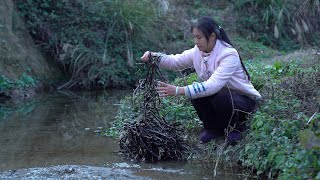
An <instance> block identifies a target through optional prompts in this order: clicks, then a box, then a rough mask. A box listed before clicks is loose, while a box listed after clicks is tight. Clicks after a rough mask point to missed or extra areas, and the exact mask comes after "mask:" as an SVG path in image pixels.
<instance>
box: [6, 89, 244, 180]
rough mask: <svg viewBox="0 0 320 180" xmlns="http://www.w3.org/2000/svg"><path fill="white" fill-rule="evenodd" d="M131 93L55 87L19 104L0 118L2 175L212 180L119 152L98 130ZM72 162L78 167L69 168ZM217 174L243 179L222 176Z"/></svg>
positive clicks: (204, 173)
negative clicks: (131, 157)
mask: <svg viewBox="0 0 320 180" xmlns="http://www.w3.org/2000/svg"><path fill="white" fill-rule="evenodd" d="M129 93H130V91H103V92H90V93H89V92H86V93H84V92H81V93H80V92H79V93H74V92H55V93H53V94H44V95H41V96H40V95H39V96H38V97H36V98H34V99H32V100H30V101H27V102H24V103H23V104H22V105H18V106H17V107H16V109H15V111H13V112H11V113H9V114H7V116H6V117H5V118H4V119H0V172H2V173H0V179H1V177H2V178H8V179H16V178H23V177H25V178H31V179H32V177H33V179H37V178H36V177H39V179H43V178H45V177H46V176H47V175H48V174H50V177H55V178H56V179H60V178H63V179H68V178H71V179H72V178H74V177H73V176H72V177H71V176H70V177H69V175H70V174H71V175H74V176H75V177H78V178H79V179H82V178H86V176H81V175H84V174H83V173H86V172H87V174H89V175H90V173H89V172H95V173H96V174H97V173H98V171H101V172H104V175H103V176H102V175H101V176H100V179H103V178H104V177H111V175H112V173H113V175H115V174H117V173H118V175H119V176H117V175H115V176H112V179H132V178H137V177H141V178H151V179H211V178H212V175H213V172H212V171H208V170H206V169H202V168H201V167H199V166H197V165H193V164H190V163H181V162H167V163H158V164H145V163H135V162H131V161H128V160H126V159H124V158H123V157H122V156H121V155H119V154H118V153H117V151H118V150H119V149H118V148H119V147H118V143H117V142H116V141H115V140H114V139H111V138H108V137H104V136H101V135H99V133H97V132H99V131H103V130H105V129H106V128H107V127H109V126H110V122H112V121H113V120H114V117H115V116H116V115H117V110H118V107H119V104H118V103H119V101H120V99H121V98H122V97H124V96H125V95H127V94H129ZM68 167H72V168H73V170H75V171H70V173H69V170H68ZM30 168H31V169H30ZM72 168H71V169H72ZM59 169H60V170H59ZM61 169H62V170H61ZM66 169H67V170H66ZM60 171H61V172H60ZM65 171H66V172H65ZM84 171H85V172H84ZM27 172H28V173H27ZM57 172H59V173H57ZM108 172H109V173H110V172H112V173H111V174H108ZM37 173H38V174H37ZM41 173H42V174H41ZM81 173H82V174H81ZM27 174H28V176H27ZM30 174H31V176H29V175H30ZM44 174H45V176H42V175H44ZM87 174H85V175H87ZM98 174H99V173H98ZM102 174H103V173H102ZM64 175H66V176H64ZM90 176H91V175H90ZM90 176H89V177H90ZM55 178H53V179H55ZM97 179H99V178H97ZM217 179H240V178H237V177H236V176H231V175H221V176H219V177H218V178H217Z"/></svg>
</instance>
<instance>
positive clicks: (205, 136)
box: [199, 130, 222, 143]
mask: <svg viewBox="0 0 320 180" xmlns="http://www.w3.org/2000/svg"><path fill="white" fill-rule="evenodd" d="M219 136H222V133H219V132H217V131H214V130H204V131H203V132H202V133H201V134H200V136H199V137H200V141H201V142H202V143H208V142H210V141H211V140H213V139H215V138H217V137H219Z"/></svg>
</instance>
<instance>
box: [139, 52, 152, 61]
mask: <svg viewBox="0 0 320 180" xmlns="http://www.w3.org/2000/svg"><path fill="white" fill-rule="evenodd" d="M150 53H151V52H150V51H146V52H145V53H144V54H143V56H142V57H141V60H142V61H143V62H148V61H149V57H150Z"/></svg>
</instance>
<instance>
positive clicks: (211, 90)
mask: <svg viewBox="0 0 320 180" xmlns="http://www.w3.org/2000/svg"><path fill="white" fill-rule="evenodd" d="M191 31H192V34H193V37H194V40H195V44H196V45H195V46H194V47H193V48H192V49H189V50H186V51H184V52H183V53H182V54H177V55H165V54H161V53H153V52H149V51H147V52H145V53H144V55H143V56H142V57H141V59H142V60H143V61H145V62H146V61H148V60H149V55H150V53H151V55H152V56H158V57H160V58H159V59H160V62H159V66H160V67H163V68H166V69H171V70H183V69H185V68H188V67H194V69H195V71H196V73H197V75H198V77H199V79H200V80H201V82H198V83H193V84H191V85H188V86H185V87H178V86H174V85H170V84H167V83H164V82H159V84H160V85H159V87H158V88H157V90H158V93H159V95H160V97H167V96H176V95H185V96H187V97H189V98H190V99H191V102H192V105H193V106H194V108H195V110H196V111H197V114H198V116H199V118H200V120H201V121H202V122H203V126H204V129H205V130H204V132H203V133H202V134H201V135H200V140H201V141H202V142H203V143H207V142H209V141H211V140H213V139H215V138H217V137H219V136H222V135H223V134H224V132H226V135H227V138H228V141H229V142H230V143H234V142H236V141H238V140H240V138H241V134H240V132H241V131H242V130H243V121H244V120H245V115H246V114H247V113H250V112H252V111H253V110H254V107H255V100H257V99H259V98H261V95H260V94H259V92H258V91H257V90H256V89H255V88H254V87H253V85H252V84H251V82H250V76H249V74H248V71H247V70H246V68H245V67H244V65H243V63H242V61H241V58H240V56H239V54H238V52H237V51H236V49H234V48H233V47H232V44H231V42H230V40H229V38H228V36H227V34H226V33H225V31H224V30H223V29H222V28H221V27H220V26H218V25H217V23H216V22H215V21H214V20H213V19H212V18H210V17H203V18H201V19H199V20H198V21H197V23H196V24H194V25H193V26H192V27H191Z"/></svg>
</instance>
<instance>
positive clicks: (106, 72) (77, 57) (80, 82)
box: [16, 0, 161, 89]
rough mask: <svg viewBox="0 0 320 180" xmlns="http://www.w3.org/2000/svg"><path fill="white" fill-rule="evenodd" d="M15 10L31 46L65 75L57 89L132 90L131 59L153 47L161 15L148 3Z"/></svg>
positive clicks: (94, 0) (38, 5) (31, 0)
mask: <svg viewBox="0 0 320 180" xmlns="http://www.w3.org/2000/svg"><path fill="white" fill-rule="evenodd" d="M16 4H17V6H18V9H19V10H20V13H21V15H22V16H24V17H25V19H26V24H27V27H28V29H29V30H30V32H31V34H32V36H33V38H34V39H35V42H36V43H37V44H39V45H41V47H42V48H44V50H45V51H46V52H47V53H48V54H49V55H51V56H53V57H54V59H56V60H57V61H58V62H59V63H60V64H61V65H62V66H63V67H64V69H65V71H66V72H67V73H68V74H69V75H70V80H69V82H67V83H66V84H64V85H63V86H61V87H60V88H71V87H73V86H78V87H79V86H80V87H81V88H92V89H93V88H96V87H99V86H123V85H131V84H132V83H134V81H135V80H136V79H137V77H136V76H134V74H135V70H134V64H135V59H136V58H137V57H139V56H141V52H143V50H144V49H145V48H146V47H148V46H149V48H150V47H152V46H155V43H154V42H152V37H154V31H155V29H156V24H159V22H161V18H160V15H161V9H160V8H158V4H157V3H156V2H155V1H152V0H143V1H140V0H134V1H132V0H124V1H107V0H106V1H98V0H91V1H84V0H75V1H69V0H66V1H50V0H28V1H24V0H16ZM146 7H148V8H146ZM150 37H151V38H150ZM157 42H159V40H158V41H157ZM138 52H139V53H138Z"/></svg>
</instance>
